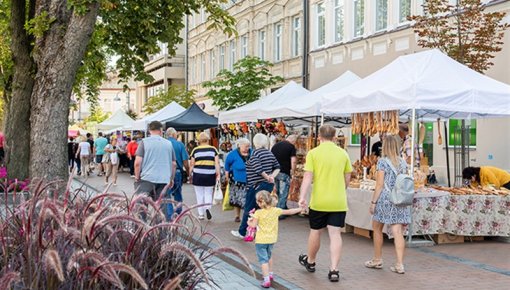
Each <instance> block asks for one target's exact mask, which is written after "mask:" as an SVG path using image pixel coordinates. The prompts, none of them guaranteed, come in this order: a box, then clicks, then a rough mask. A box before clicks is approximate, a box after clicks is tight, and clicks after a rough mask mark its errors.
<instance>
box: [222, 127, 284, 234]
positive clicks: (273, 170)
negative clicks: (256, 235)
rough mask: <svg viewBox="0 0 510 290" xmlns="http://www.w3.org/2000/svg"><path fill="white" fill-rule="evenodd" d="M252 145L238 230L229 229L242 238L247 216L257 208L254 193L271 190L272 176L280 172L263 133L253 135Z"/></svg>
mask: <svg viewBox="0 0 510 290" xmlns="http://www.w3.org/2000/svg"><path fill="white" fill-rule="evenodd" d="M253 147H254V149H255V150H254V151H253V152H252V154H251V156H250V159H248V162H246V173H247V177H246V185H247V186H248V190H247V192H246V199H245V203H244V213H243V219H242V221H241V225H240V226H239V230H237V231H231V233H232V235H234V236H235V237H238V238H244V236H245V235H246V229H247V227H248V217H249V214H250V211H251V210H252V209H254V208H255V209H258V206H257V202H256V198H255V196H256V194H257V192H259V191H261V190H266V191H269V192H272V191H273V187H274V178H275V177H276V175H278V173H279V172H280V164H278V161H277V160H276V158H275V157H274V155H273V153H271V151H269V150H268V148H269V138H267V136H266V135H264V134H260V133H259V134H257V135H255V137H253Z"/></svg>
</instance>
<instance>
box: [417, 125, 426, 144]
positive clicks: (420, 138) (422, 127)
mask: <svg viewBox="0 0 510 290" xmlns="http://www.w3.org/2000/svg"><path fill="white" fill-rule="evenodd" d="M423 141H425V125H423V123H420V132H419V133H418V145H423Z"/></svg>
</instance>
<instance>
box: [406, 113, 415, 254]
mask: <svg viewBox="0 0 510 290" xmlns="http://www.w3.org/2000/svg"><path fill="white" fill-rule="evenodd" d="M411 120H412V123H411V124H412V127H411V176H412V177H413V179H414V154H415V152H414V149H415V148H414V146H415V145H416V144H415V140H416V136H415V135H416V109H415V108H413V110H412V115H411ZM410 211H411V222H410V223H409V228H408V235H407V243H408V244H412V242H413V206H412V205H411V208H410Z"/></svg>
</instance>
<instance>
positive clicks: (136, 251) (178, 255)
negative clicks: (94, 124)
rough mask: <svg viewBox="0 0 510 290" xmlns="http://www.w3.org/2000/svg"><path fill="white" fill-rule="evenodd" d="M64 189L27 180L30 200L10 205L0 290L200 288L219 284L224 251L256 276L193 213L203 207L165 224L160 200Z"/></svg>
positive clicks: (2, 230)
mask: <svg viewBox="0 0 510 290" xmlns="http://www.w3.org/2000/svg"><path fill="white" fill-rule="evenodd" d="M1 173H2V171H1V169H0V174H1ZM59 184H62V183H55V182H53V183H42V182H37V183H34V182H32V183H27V184H25V185H24V188H25V190H26V191H27V192H28V196H29V198H27V199H26V200H25V198H24V195H20V198H19V200H18V201H17V204H16V205H13V206H6V207H5V214H3V215H2V217H1V218H0V289H11V288H14V289H113V288H120V289H166V290H170V289H194V288H197V287H198V288H199V287H201V285H206V284H209V285H211V284H214V280H213V279H212V277H211V275H210V273H209V270H210V269H211V268H212V267H213V266H214V263H215V262H214V260H213V258H214V257H215V256H219V255H224V254H228V255H234V256H237V257H239V258H240V259H241V260H242V261H244V263H245V265H246V267H247V269H249V271H251V272H252V273H253V271H252V270H251V269H250V267H249V263H248V261H247V260H246V258H245V257H244V256H242V255H241V254H240V253H239V252H237V251H236V250H234V249H231V248H225V247H223V246H222V244H221V241H220V240H219V239H218V238H217V237H215V236H214V235H213V234H211V233H209V232H208V231H207V230H206V229H205V228H204V227H203V226H202V225H201V224H200V222H199V221H198V219H197V218H196V217H195V216H193V214H192V209H193V208H196V207H197V206H193V207H188V208H185V209H184V210H183V212H182V213H181V214H180V215H178V216H177V217H176V218H175V219H174V221H172V222H166V220H165V215H164V213H163V212H162V211H161V207H162V204H163V203H164V202H167V201H166V200H164V199H162V198H161V197H160V198H159V199H158V200H156V201H153V200H152V199H151V198H150V197H146V196H142V195H137V196H135V197H134V198H129V197H127V196H126V195H122V194H118V193H110V192H107V191H106V190H105V192H103V193H101V194H98V195H96V196H94V197H91V198H90V197H89V198H87V197H85V195H84V194H83V190H81V189H78V190H75V191H72V190H70V184H71V183H70V182H69V183H68V184H67V187H66V186H65V185H63V186H61V187H59V186H58V185H59ZM13 189H14V188H13ZM15 193H16V190H14V194H15ZM4 198H5V203H4V204H7V202H8V200H7V194H6V195H5V197H4ZM15 200H16V199H15ZM213 243H214V244H215V245H219V247H220V248H213Z"/></svg>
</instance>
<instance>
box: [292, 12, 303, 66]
mask: <svg viewBox="0 0 510 290" xmlns="http://www.w3.org/2000/svg"><path fill="white" fill-rule="evenodd" d="M291 37H292V40H291V45H292V48H291V50H292V56H293V57H294V56H298V55H300V54H301V49H300V48H301V47H300V44H301V18H300V17H294V18H292V36H291Z"/></svg>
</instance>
